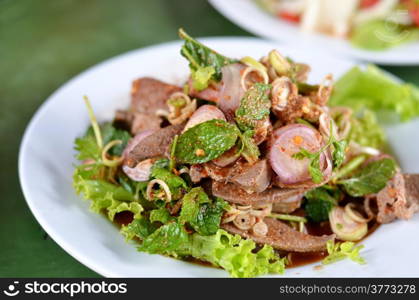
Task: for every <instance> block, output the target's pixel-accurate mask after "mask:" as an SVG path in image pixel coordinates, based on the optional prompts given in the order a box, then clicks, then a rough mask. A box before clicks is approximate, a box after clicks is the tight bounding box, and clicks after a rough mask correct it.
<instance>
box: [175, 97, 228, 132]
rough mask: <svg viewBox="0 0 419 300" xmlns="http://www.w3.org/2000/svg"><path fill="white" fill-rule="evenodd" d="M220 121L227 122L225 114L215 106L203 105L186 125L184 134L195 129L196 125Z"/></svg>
mask: <svg viewBox="0 0 419 300" xmlns="http://www.w3.org/2000/svg"><path fill="white" fill-rule="evenodd" d="M213 119H218V120H224V121H225V120H226V118H225V116H224V114H223V112H222V111H221V110H219V109H218V108H217V107H216V106H215V105H209V104H206V105H202V106H201V107H200V108H198V109H197V110H196V111H195V112H194V113H193V114H192V116H191V117H190V118H189V121H188V122H187V123H186V125H185V128H184V129H183V132H185V131H186V130H188V129H189V128H191V127H194V126H195V125H198V124H200V123H203V122H206V121H209V120H213Z"/></svg>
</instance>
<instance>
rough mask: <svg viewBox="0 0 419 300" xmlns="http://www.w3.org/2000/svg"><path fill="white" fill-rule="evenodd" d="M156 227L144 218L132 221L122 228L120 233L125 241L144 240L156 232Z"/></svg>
mask: <svg viewBox="0 0 419 300" xmlns="http://www.w3.org/2000/svg"><path fill="white" fill-rule="evenodd" d="M156 229H157V226H155V225H154V224H152V223H151V222H150V221H149V220H147V219H146V218H144V217H141V218H137V219H134V220H133V221H132V222H131V223H129V224H128V225H125V226H122V228H121V233H122V235H123V236H125V239H126V240H127V241H128V240H132V239H133V238H135V237H136V238H139V239H140V240H144V239H145V238H146V237H148V236H149V235H151V234H152V233H153V232H154V231H156Z"/></svg>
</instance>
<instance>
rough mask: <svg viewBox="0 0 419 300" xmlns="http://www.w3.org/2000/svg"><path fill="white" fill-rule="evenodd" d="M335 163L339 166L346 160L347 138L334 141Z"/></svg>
mask: <svg viewBox="0 0 419 300" xmlns="http://www.w3.org/2000/svg"><path fill="white" fill-rule="evenodd" d="M332 144H333V147H334V150H333V155H332V157H333V165H334V166H335V167H336V168H338V167H340V166H341V165H342V163H343V162H344V161H345V152H346V151H345V150H346V146H347V145H348V143H347V142H346V141H345V140H342V141H334V142H333V143H332Z"/></svg>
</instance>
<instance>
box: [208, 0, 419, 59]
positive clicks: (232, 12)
mask: <svg viewBox="0 0 419 300" xmlns="http://www.w3.org/2000/svg"><path fill="white" fill-rule="evenodd" d="M209 2H210V3H211V4H212V5H213V6H214V7H215V8H216V9H217V10H218V11H219V12H220V13H222V14H223V15H224V16H225V17H226V18H228V19H230V20H231V21H232V22H234V23H236V24H237V25H239V26H241V27H243V28H244V29H246V30H248V31H250V32H251V33H253V34H256V35H259V36H262V37H265V38H268V39H271V40H276V41H280V42H283V43H287V45H290V44H292V45H294V46H295V47H296V48H301V49H308V50H309V51H313V49H317V51H322V52H323V51H324V52H330V53H333V54H335V55H340V56H344V57H351V58H355V59H359V60H363V61H368V62H374V63H378V64H383V65H418V64H419V42H415V43H410V44H405V45H401V46H399V47H396V48H393V49H389V50H387V51H366V50H361V49H357V48H354V47H352V46H351V45H350V43H349V42H348V41H346V40H341V39H337V38H333V37H329V36H327V35H323V34H316V33H314V34H304V33H303V32H301V31H300V30H299V27H298V26H295V25H293V24H290V23H288V22H285V21H281V20H280V19H278V18H276V17H274V16H272V15H270V14H268V13H267V12H265V11H264V10H262V9H261V8H260V7H259V6H257V5H256V4H255V2H254V1H253V0H228V1H226V0H209Z"/></svg>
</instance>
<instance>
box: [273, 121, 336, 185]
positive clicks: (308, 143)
mask: <svg viewBox="0 0 419 300" xmlns="http://www.w3.org/2000/svg"><path fill="white" fill-rule="evenodd" d="M322 145H323V139H322V136H321V134H320V133H319V132H318V131H317V130H315V129H313V128H311V127H309V126H306V125H303V124H291V125H287V126H284V127H281V128H279V129H277V130H275V131H274V133H273V134H272V137H271V142H270V149H269V162H270V164H271V166H272V169H273V170H274V171H275V173H276V174H277V175H278V177H277V183H278V184H279V185H280V186H284V187H291V186H292V187H296V186H299V185H301V184H302V185H306V184H305V183H308V184H309V185H310V184H314V183H313V182H312V180H311V176H310V173H309V171H308V167H309V164H310V160H309V159H308V158H304V159H302V160H298V159H296V158H294V157H293V155H294V154H296V153H298V152H299V151H300V150H301V148H304V149H306V150H308V151H310V152H316V151H319V150H320V149H321V147H322ZM320 169H321V170H323V174H324V178H327V177H329V176H330V174H331V172H332V164H331V161H330V153H328V152H324V153H322V154H321V155H320Z"/></svg>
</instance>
